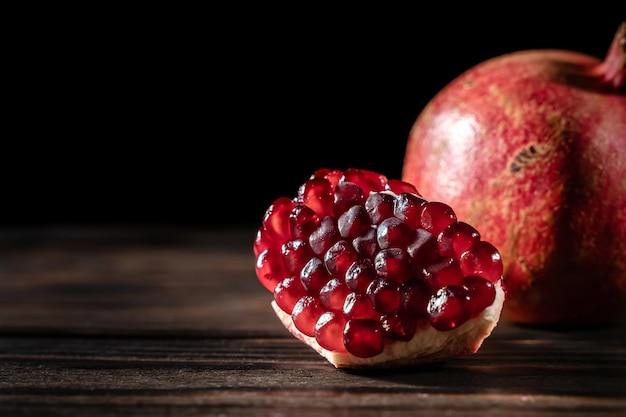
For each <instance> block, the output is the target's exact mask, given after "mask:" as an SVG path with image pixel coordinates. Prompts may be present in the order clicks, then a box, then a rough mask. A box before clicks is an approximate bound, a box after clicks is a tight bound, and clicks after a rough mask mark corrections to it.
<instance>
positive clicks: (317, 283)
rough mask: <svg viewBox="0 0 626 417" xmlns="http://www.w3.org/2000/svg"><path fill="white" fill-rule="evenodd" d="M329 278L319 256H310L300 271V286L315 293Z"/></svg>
mask: <svg viewBox="0 0 626 417" xmlns="http://www.w3.org/2000/svg"><path fill="white" fill-rule="evenodd" d="M330 278H331V276H330V274H329V273H328V270H327V269H326V266H325V265H324V262H323V261H322V260H321V259H319V258H311V259H310V260H309V262H307V263H306V265H304V268H302V271H300V281H302V286H303V287H304V289H305V290H306V291H308V292H309V293H311V294H317V293H318V292H319V291H320V290H321V289H322V287H324V285H326V283H327V282H328V280H330Z"/></svg>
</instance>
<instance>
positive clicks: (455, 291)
mask: <svg viewBox="0 0 626 417" xmlns="http://www.w3.org/2000/svg"><path fill="white" fill-rule="evenodd" d="M426 310H427V312H428V315H429V318H430V324H431V325H432V326H433V327H434V328H435V329H437V330H452V329H454V328H456V327H458V326H460V325H462V324H463V323H465V322H466V321H467V320H469V318H470V308H469V300H468V297H467V292H466V291H465V288H463V287H462V286H460V285H449V286H446V287H442V288H440V289H439V290H438V291H437V292H436V293H435V294H434V295H433V296H432V297H431V298H430V301H429V302H428V306H427V307H426Z"/></svg>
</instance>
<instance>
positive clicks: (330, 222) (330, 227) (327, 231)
mask: <svg viewBox="0 0 626 417" xmlns="http://www.w3.org/2000/svg"><path fill="white" fill-rule="evenodd" d="M340 238H341V235H340V234H339V230H338V229H337V224H336V223H335V219H334V218H332V217H331V216H326V217H324V218H323V219H322V220H321V222H320V225H319V227H318V228H317V229H315V230H314V231H313V232H312V233H311V236H309V245H311V249H313V252H314V253H315V254H316V255H322V254H324V252H326V251H327V250H328V249H329V248H330V247H331V246H332V245H334V244H335V242H337V241H338V240H339V239H340Z"/></svg>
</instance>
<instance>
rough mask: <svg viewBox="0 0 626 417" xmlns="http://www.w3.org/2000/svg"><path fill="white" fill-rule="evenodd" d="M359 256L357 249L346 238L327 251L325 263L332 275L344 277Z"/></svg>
mask: <svg viewBox="0 0 626 417" xmlns="http://www.w3.org/2000/svg"><path fill="white" fill-rule="evenodd" d="M358 258H359V255H358V254H357V253H356V249H354V247H353V246H352V245H351V244H350V243H348V242H346V241H345V240H340V241H338V242H337V243H335V244H334V245H333V246H331V247H330V248H329V249H328V251H326V254H325V255H324V265H326V269H328V272H329V273H330V274H331V275H333V276H336V277H337V276H339V277H344V276H345V275H346V271H347V270H348V268H349V267H350V265H352V263H353V262H354V261H356V260H357V259H358Z"/></svg>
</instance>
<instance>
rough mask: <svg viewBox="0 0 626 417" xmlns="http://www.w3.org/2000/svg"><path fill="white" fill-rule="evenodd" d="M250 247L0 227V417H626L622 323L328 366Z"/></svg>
mask: <svg viewBox="0 0 626 417" xmlns="http://www.w3.org/2000/svg"><path fill="white" fill-rule="evenodd" d="M253 239H254V232H253V231H250V230H239V231H227V230H223V231H206V230H189V229H185V230H181V229H176V228H174V229H153V228H151V229H139V230H137V229H121V230H120V229H107V228H102V229H94V228H90V229H87V230H80V229H79V230H76V229H67V228H62V229H37V230H30V231H29V230H3V231H0V277H1V279H0V415H7V416H8V415H11V416H21V415H24V416H26V415H46V416H57V415H58V416H79V415H93V416H114V415H131V416H135V415H136V416H139V415H142V416H143V415H151V416H155V417H158V416H170V415H181V416H187V415H188V416H196V415H202V416H206V415H209V416H211V415H214V416H217V415H221V416H225V415H229V416H230V415H240V416H253V415H264V416H278V415H283V416H288V415H298V416H300V417H307V416H319V415H325V416H330V417H332V416H379V415H385V416H407V415H411V416H418V417H419V416H427V415H432V414H440V413H443V414H445V415H448V416H470V417H471V416H479V415H480V416H481V417H484V416H485V415H506V416H513V417H515V416H523V417H532V416H555V415H558V416H560V415H564V416H575V417H576V416H602V417H610V416H624V415H626V326H613V327H604V328H578V329H533V328H527V327H522V326H517V325H514V324H512V323H508V322H506V321H501V322H500V324H499V325H498V327H496V329H495V330H494V332H493V334H492V335H491V337H490V338H488V339H487V340H486V341H485V343H484V344H483V347H482V348H481V349H480V350H479V352H478V353H477V354H475V355H472V356H470V357H465V358H457V359H454V360H449V361H445V362H442V363H438V364H431V365H428V366H423V367H415V368H407V369H400V370H385V371H382V370H378V371H348V370H338V369H335V368H333V367H332V366H331V365H330V364H329V363H327V362H326V361H325V360H324V359H323V358H322V357H321V356H319V355H318V354H317V353H315V352H314V351H313V350H312V349H310V348H308V347H307V346H305V345H303V344H302V343H300V342H299V341H297V340H296V339H295V338H293V337H292V336H291V335H289V334H288V332H287V331H286V330H285V329H284V328H283V327H282V325H281V324H280V323H279V322H278V320H277V318H276V317H275V316H274V313H273V312H272V310H271V308H270V306H269V302H270V300H271V294H269V293H268V292H267V291H266V290H265V289H264V288H262V287H261V285H260V284H259V283H258V282H257V280H256V276H255V274H254V257H253V254H252V241H253Z"/></svg>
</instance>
